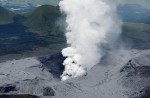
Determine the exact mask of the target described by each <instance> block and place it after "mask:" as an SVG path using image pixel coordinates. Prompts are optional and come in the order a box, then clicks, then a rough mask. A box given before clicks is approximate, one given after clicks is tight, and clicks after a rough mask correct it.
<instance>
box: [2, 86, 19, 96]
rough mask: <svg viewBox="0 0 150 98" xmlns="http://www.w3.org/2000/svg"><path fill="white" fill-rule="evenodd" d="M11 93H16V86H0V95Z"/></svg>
mask: <svg viewBox="0 0 150 98" xmlns="http://www.w3.org/2000/svg"><path fill="white" fill-rule="evenodd" d="M11 91H17V89H16V85H14V84H6V85H3V86H0V93H9V92H11ZM0 98H1V97H0Z"/></svg>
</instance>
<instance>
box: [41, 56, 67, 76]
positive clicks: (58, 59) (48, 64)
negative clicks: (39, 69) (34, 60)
mask: <svg viewBox="0 0 150 98" xmlns="http://www.w3.org/2000/svg"><path fill="white" fill-rule="evenodd" d="M64 59H65V58H64V57H63V56H62V54H61V53H56V54H53V55H50V56H47V57H40V58H39V60H40V61H41V63H42V64H43V67H44V68H46V69H47V70H48V71H49V72H50V73H52V74H53V75H54V76H55V77H57V78H59V77H60V75H61V74H62V72H63V70H64V66H63V65H62V63H63V61H64Z"/></svg>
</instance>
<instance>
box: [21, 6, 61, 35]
mask: <svg viewBox="0 0 150 98" xmlns="http://www.w3.org/2000/svg"><path fill="white" fill-rule="evenodd" d="M60 16H61V15H60V12H59V7H57V6H56V7H55V6H50V5H44V6H41V7H39V8H37V9H36V10H34V11H32V12H30V13H26V14H25V17H26V20H25V22H24V24H25V26H27V27H28V28H29V30H30V31H32V32H35V33H38V34H40V35H41V36H43V35H58V34H57V33H59V32H60V31H58V29H59V28H58V26H57V25H56V21H57V20H58V18H59V17H60ZM41 32H42V33H41Z"/></svg>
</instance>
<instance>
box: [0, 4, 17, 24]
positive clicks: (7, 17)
mask: <svg viewBox="0 0 150 98" xmlns="http://www.w3.org/2000/svg"><path fill="white" fill-rule="evenodd" d="M14 16H15V13H13V12H11V11H9V10H7V9H5V8H3V7H1V6H0V25H2V24H9V23H12V22H13V17H14Z"/></svg>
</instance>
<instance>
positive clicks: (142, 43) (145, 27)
mask: <svg viewBox="0 0 150 98" xmlns="http://www.w3.org/2000/svg"><path fill="white" fill-rule="evenodd" d="M122 38H123V40H124V41H125V42H128V43H127V44H130V45H132V46H133V47H135V48H142V49H143V48H144V49H145V48H150V24H144V23H130V22H125V23H124V24H123V33H122Z"/></svg>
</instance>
